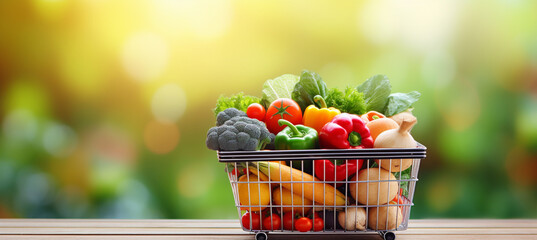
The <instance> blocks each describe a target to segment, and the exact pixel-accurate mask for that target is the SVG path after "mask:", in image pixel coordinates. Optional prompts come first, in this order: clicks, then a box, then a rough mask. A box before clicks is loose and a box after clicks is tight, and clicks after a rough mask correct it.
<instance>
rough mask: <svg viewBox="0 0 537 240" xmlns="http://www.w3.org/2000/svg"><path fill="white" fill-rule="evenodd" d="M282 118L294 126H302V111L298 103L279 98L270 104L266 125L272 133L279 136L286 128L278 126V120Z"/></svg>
mask: <svg viewBox="0 0 537 240" xmlns="http://www.w3.org/2000/svg"><path fill="white" fill-rule="evenodd" d="M282 118H283V119H285V120H287V121H289V122H291V123H292V124H302V110H301V109H300V106H299V105H298V103H296V102H295V101H293V100H292V99H289V98H278V99H276V100H275V101H274V102H272V103H271V104H270V106H269V108H268V109H267V114H266V116H265V124H267V128H268V130H269V131H270V132H271V133H274V134H278V133H279V132H280V131H281V130H283V129H284V128H285V127H286V126H285V125H284V126H280V125H279V124H278V120H280V119H282Z"/></svg>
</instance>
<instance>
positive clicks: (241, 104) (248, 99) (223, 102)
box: [214, 92, 261, 116]
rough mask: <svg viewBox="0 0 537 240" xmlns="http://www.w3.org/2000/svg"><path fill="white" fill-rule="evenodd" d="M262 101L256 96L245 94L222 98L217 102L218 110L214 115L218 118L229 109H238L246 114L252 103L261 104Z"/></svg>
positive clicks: (215, 110)
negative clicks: (219, 114) (220, 113)
mask: <svg viewBox="0 0 537 240" xmlns="http://www.w3.org/2000/svg"><path fill="white" fill-rule="evenodd" d="M259 101H261V99H259V98H258V97H254V96H249V95H244V93H242V92H241V93H237V94H235V95H233V96H231V97H224V96H220V97H219V98H218V100H216V108H215V109H214V115H215V116H217V115H218V113H219V112H221V111H224V110H226V109H228V108H236V109H239V110H241V111H243V112H246V109H248V106H250V104H252V103H259Z"/></svg>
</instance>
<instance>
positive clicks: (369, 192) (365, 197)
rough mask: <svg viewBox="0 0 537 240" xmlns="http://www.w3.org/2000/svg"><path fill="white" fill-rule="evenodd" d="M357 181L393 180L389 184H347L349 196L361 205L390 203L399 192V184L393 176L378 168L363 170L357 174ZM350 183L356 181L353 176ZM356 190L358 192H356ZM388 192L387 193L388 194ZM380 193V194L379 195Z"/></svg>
mask: <svg viewBox="0 0 537 240" xmlns="http://www.w3.org/2000/svg"><path fill="white" fill-rule="evenodd" d="M357 175H358V181H379V180H393V181H390V182H369V183H365V182H361V183H358V186H356V185H357V184H356V183H351V184H349V188H350V190H351V195H352V197H354V199H355V200H356V201H358V202H359V203H361V204H369V205H377V204H378V205H380V204H386V203H388V202H389V201H391V200H392V199H393V198H394V197H395V195H397V191H398V190H399V183H398V182H396V181H395V180H396V178H395V176H394V175H393V174H392V173H390V172H388V171H386V170H384V169H379V168H365V169H362V170H360V171H359V172H358V174H357ZM351 181H356V176H354V177H353V178H352V179H351ZM357 190H358V192H356V191H357ZM388 190H389V192H388ZM379 193H380V194H379Z"/></svg>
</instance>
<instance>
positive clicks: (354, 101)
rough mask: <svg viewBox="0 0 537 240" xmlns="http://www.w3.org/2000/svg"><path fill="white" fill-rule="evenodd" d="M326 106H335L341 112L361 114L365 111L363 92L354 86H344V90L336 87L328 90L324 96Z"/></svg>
mask: <svg viewBox="0 0 537 240" xmlns="http://www.w3.org/2000/svg"><path fill="white" fill-rule="evenodd" d="M325 101H326V105H327V106H328V107H335V108H337V109H339V110H340V111H341V112H346V113H352V114H358V115H362V114H364V113H365V112H366V104H365V100H364V94H363V93H361V92H358V90H356V89H355V88H351V87H346V88H345V92H342V91H340V90H339V89H337V88H331V89H329V90H328V94H327V96H326V98H325Z"/></svg>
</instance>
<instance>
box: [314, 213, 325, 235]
mask: <svg viewBox="0 0 537 240" xmlns="http://www.w3.org/2000/svg"><path fill="white" fill-rule="evenodd" d="M323 229H324V221H323V219H322V218H320V217H318V216H315V219H313V231H316V232H317V231H322V230H323Z"/></svg>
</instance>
